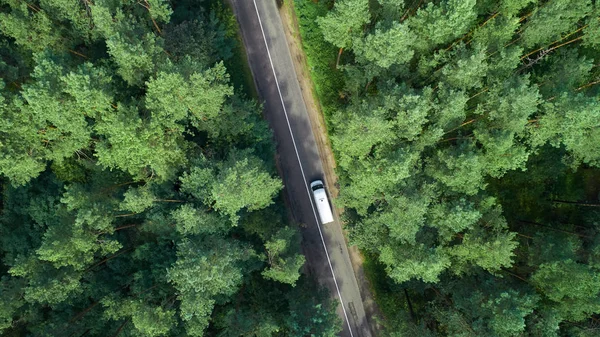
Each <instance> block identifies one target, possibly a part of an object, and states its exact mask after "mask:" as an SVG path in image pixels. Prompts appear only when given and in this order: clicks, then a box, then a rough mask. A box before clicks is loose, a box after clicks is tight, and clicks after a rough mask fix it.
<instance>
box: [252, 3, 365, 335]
mask: <svg viewBox="0 0 600 337" xmlns="http://www.w3.org/2000/svg"><path fill="white" fill-rule="evenodd" d="M252 1H253V2H254V9H255V10H256V16H257V17H258V24H259V26H260V31H261V32H262V36H263V40H264V41H265V47H266V49H267V56H268V57H269V62H270V63H271V69H272V70H273V77H274V78H275V84H276V86H277V92H278V93H279V99H280V100H281V105H282V106H283V113H284V115H285V121H286V122H287V126H288V129H289V130H290V136H291V137H292V144H293V145H294V151H295V152H296V158H297V159H298V165H300V172H301V173H302V179H303V180H304V187H305V188H306V193H307V194H308V198H309V199H310V207H312V211H313V215H314V216H315V221H316V223H317V228H318V229H319V235H320V236H321V242H322V243H323V249H324V250H325V256H327V263H328V264H329V269H330V270H331V275H332V276H333V283H335V289H336V290H337V294H338V297H339V298H340V304H341V305H342V311H343V312H344V317H345V318H346V323H347V324H348V330H350V336H351V337H354V334H353V333H352V327H351V326H350V320H348V314H346V308H345V307H344V300H343V299H342V294H341V293H340V287H339V286H338V283H337V280H336V279H335V273H334V272H333V266H332V265H331V259H330V258H329V253H328V252H327V245H325V239H323V232H321V226H319V219H318V217H317V212H316V211H315V206H314V205H313V202H312V197H311V194H310V190H309V189H308V182H307V181H306V176H305V175H304V169H303V168H302V162H301V161H300V155H298V148H297V147H296V140H295V139H294V133H293V132H292V126H291V125H290V120H289V118H288V114H287V109H286V108H285V102H284V101H283V95H282V94H281V88H280V87H279V81H278V80H277V74H275V66H274V65H273V59H272V58H271V52H270V51H269V44H268V43H267V37H266V35H265V30H264V28H263V25H262V21H261V19H260V13H259V12H258V6H257V5H256V0H252Z"/></svg>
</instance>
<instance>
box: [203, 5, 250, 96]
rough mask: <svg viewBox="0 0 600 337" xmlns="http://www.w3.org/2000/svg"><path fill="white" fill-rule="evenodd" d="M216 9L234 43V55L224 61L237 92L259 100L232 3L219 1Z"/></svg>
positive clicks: (227, 35) (229, 37)
mask: <svg viewBox="0 0 600 337" xmlns="http://www.w3.org/2000/svg"><path fill="white" fill-rule="evenodd" d="M214 9H215V12H216V13H217V16H218V17H219V20H220V21H221V22H222V23H223V24H224V25H225V31H226V38H228V39H230V40H231V42H232V44H233V46H232V50H231V52H232V56H231V57H229V58H227V59H226V60H225V61H224V64H225V67H226V68H227V72H228V73H229V76H230V79H231V84H232V85H233V87H234V88H235V90H236V92H238V93H244V94H245V95H246V97H247V98H253V99H255V100H257V101H258V100H259V99H258V92H257V91H256V86H255V85H254V79H253V77H252V71H251V70H250V65H249V64H248V59H247V58H246V48H245V47H244V42H243V41H242V35H241V33H240V29H239V26H238V23H237V20H236V19H235V16H234V14H233V9H232V8H231V4H230V3H229V2H228V1H227V0H222V3H219V5H218V6H216V8H214Z"/></svg>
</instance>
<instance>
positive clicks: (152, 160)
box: [0, 0, 340, 337]
mask: <svg viewBox="0 0 600 337" xmlns="http://www.w3.org/2000/svg"><path fill="white" fill-rule="evenodd" d="M223 8H224V7H223V5H222V4H221V2H220V1H216V0H206V1H200V2H198V1H186V0H176V1H164V0H147V1H112V0H96V1H76V0H56V1H49V0H32V1H28V2H23V1H19V0H0V73H1V75H0V77H2V79H0V175H1V176H2V177H1V181H2V184H1V188H2V196H1V198H0V199H1V201H2V202H1V209H0V293H1V294H2V296H0V308H1V309H0V334H2V335H7V336H13V335H14V336H16V335H27V336H89V337H104V336H184V335H186V336H187V335H189V336H203V335H211V336H240V335H243V334H247V335H264V336H271V335H273V334H280V335H284V336H289V335H291V332H290V331H296V330H293V329H296V328H297V327H301V328H298V329H300V330H298V331H305V330H306V329H305V328H306V327H307V324H310V323H307V322H318V324H320V327H319V328H318V329H316V330H314V331H315V332H316V333H319V331H327V334H328V335H333V334H335V333H337V331H339V330H340V325H339V323H338V322H337V315H336V314H335V306H334V305H333V304H331V303H329V302H328V301H327V299H328V298H329V295H328V294H322V293H319V292H317V291H314V282H315V281H314V280H308V279H306V277H303V276H302V275H301V274H300V268H301V267H302V265H303V263H304V257H303V256H302V255H301V253H300V236H299V232H298V231H297V229H295V228H294V227H293V226H291V224H287V223H286V222H284V221H283V220H282V219H285V218H286V217H285V216H284V214H283V213H284V212H283V207H282V205H281V200H280V199H274V197H275V196H276V195H277V194H278V193H279V191H280V190H281V188H282V185H281V182H280V180H279V179H277V178H276V177H275V174H274V172H275V168H274V167H273V163H272V162H271V158H272V157H273V151H274V148H275V146H274V144H272V137H271V132H270V130H269V129H268V126H267V124H266V122H265V121H264V120H262V118H261V107H260V105H259V104H258V103H257V102H255V101H252V100H248V99H247V98H245V97H244V95H243V94H240V92H242V91H246V92H248V91H250V89H248V88H236V89H235V90H234V88H233V86H232V84H231V83H230V76H229V74H228V71H229V72H231V71H232V69H226V67H225V64H227V63H224V62H223V58H228V57H231V47H232V43H231V38H232V34H233V33H235V30H236V29H237V26H236V24H235V21H234V20H233V21H232V16H231V15H229V16H227V15H224V13H230V12H228V11H227V10H224V9H223ZM241 56H242V55H238V57H240V59H239V60H237V62H240V63H243V62H245V57H243V58H242V57H241ZM233 71H235V70H233ZM239 89H241V90H239ZM239 149H243V150H239ZM238 222H239V224H240V226H239V227H235V226H232V223H233V224H238ZM265 250H266V252H267V253H268V254H264V253H262V252H263V251H265ZM267 255H268V258H267ZM267 259H268V260H269V261H266V260H267ZM292 285H295V288H294V287H292ZM265 289H268V290H269V291H271V290H272V291H273V293H272V295H273V296H266V295H265V294H264V293H262V291H263V290H265ZM254 294H256V296H255V295H254ZM263 295H264V296H263ZM267 295H271V293H267ZM302 296H304V297H302ZM246 298H247V299H248V300H245V299H246ZM300 298H301V302H298V299H300ZM319 304H322V306H321V307H319V308H320V309H321V310H316V311H314V310H313V311H311V310H310V309H312V308H315V306H317V305H319ZM299 312H300V313H302V314H301V315H299ZM228 323H232V324H228ZM308 326H312V325H308ZM302 329H304V330H302ZM288 332H289V333H288Z"/></svg>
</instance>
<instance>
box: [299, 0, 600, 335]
mask: <svg viewBox="0 0 600 337" xmlns="http://www.w3.org/2000/svg"><path fill="white" fill-rule="evenodd" d="M306 3H307V2H305V1H302V0H296V1H295V4H296V8H297V10H298V11H300V12H301V16H300V18H301V20H300V22H301V24H302V25H304V27H303V29H301V31H302V32H304V33H305V36H304V37H305V38H310V39H311V40H309V41H310V44H308V43H307V44H306V46H307V48H308V49H307V53H308V57H309V60H310V62H321V63H322V64H319V66H315V67H313V69H315V74H314V76H315V77H314V78H315V80H316V81H317V88H320V87H323V85H324V84H326V83H325V82H323V83H321V82H319V81H320V80H321V79H323V78H336V79H337V80H338V81H340V82H341V83H342V84H341V85H339V90H338V91H337V92H335V95H330V94H329V93H323V92H320V96H321V98H322V99H323V105H324V107H325V110H326V111H325V115H326V116H327V122H328V130H329V134H330V137H331V140H332V145H333V150H334V152H335V155H336V159H337V173H338V175H339V177H340V185H341V187H340V200H341V205H342V206H343V207H344V208H345V221H346V223H347V228H348V229H349V234H350V238H351V243H353V244H355V245H357V246H358V247H359V248H361V250H362V251H363V252H364V253H365V254H366V255H367V256H368V257H369V258H370V259H371V260H372V261H371V263H373V264H375V265H376V266H377V268H378V270H379V273H376V274H375V275H376V277H385V278H386V280H385V281H382V280H379V279H375V280H373V279H372V282H375V283H376V284H385V286H382V287H380V289H376V292H381V293H380V294H378V300H379V302H380V303H383V305H384V306H385V305H386V303H390V302H391V301H392V300H390V298H394V299H397V304H396V306H393V305H389V306H388V307H387V309H388V310H387V311H388V314H389V312H392V313H396V314H397V317H394V315H388V322H387V323H388V325H389V326H390V328H389V333H390V335H392V336H405V335H406V336H413V335H423V336H426V335H428V334H432V335H436V336H437V335H442V336H524V335H531V336H587V335H596V334H598V328H597V327H598V324H597V322H598V319H600V316H599V315H600V307H599V306H598V301H599V300H600V296H599V294H598V292H597V289H598V287H597V285H596V282H597V280H598V278H599V277H600V269H598V264H597V263H596V262H592V261H596V260H595V258H591V256H596V255H597V247H598V246H597V239H596V237H597V235H598V233H597V232H598V229H599V228H598V224H599V223H600V222H599V221H598V220H599V219H600V218H599V216H600V213H598V209H599V208H598V207H599V206H600V204H599V202H600V200H599V199H598V198H599V192H600V183H599V182H600V163H599V161H598V156H599V155H600V139H599V138H598V137H600V124H599V121H600V119H599V117H600V116H599V115H598V104H599V103H600V101H599V99H598V98H599V97H600V92H599V90H600V85H598V83H599V81H598V78H599V76H600V70H599V68H598V66H597V65H598V61H599V58H598V55H600V54H599V52H600V49H599V48H598V43H597V42H598V33H599V32H600V30H599V29H598V28H599V27H600V26H599V22H600V21H599V17H598V13H599V12H598V10H599V8H598V3H597V1H592V0H584V1H571V0H543V1H541V0H540V1H538V0H527V1H515V0H501V1H491V0H489V1H488V0H483V1H479V0H478V1H475V0H472V1H459V0H456V1H454V0H425V1H389V0H377V1H356V0H336V1H319V3H318V4H315V3H313V4H311V5H307V4H306ZM306 7H311V8H312V11H308V10H306V9H305V8H306ZM311 14H312V15H313V17H309V18H307V19H304V16H305V15H311ZM311 20H316V22H317V24H316V25H313V24H311ZM312 29H319V30H320V31H321V37H320V39H321V41H322V43H329V48H326V47H323V46H322V44H318V43H316V42H314V41H312V40H314V39H316V38H315V37H314V35H313V33H312ZM309 32H310V34H309ZM314 46H318V48H314ZM338 48H343V50H344V53H343V54H341V50H338V52H337V53H336V50H337V49H338ZM317 90H319V89H317ZM399 290H404V291H406V292H405V293H404V291H399ZM398 293H401V294H402V295H398ZM408 300H410V302H407V301H408ZM396 307H404V308H405V309H406V312H409V311H410V314H411V315H410V317H409V316H408V315H401V314H398V312H399V310H400V309H398V308H396ZM390 308H391V309H390ZM406 317H409V318H408V320H407V318H406ZM395 320H397V321H400V320H407V322H404V323H401V324H400V323H398V322H396V321H395ZM417 331H418V332H417Z"/></svg>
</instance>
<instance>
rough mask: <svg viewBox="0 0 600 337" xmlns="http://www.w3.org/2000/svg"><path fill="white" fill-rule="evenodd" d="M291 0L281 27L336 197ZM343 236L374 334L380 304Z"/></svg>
mask: <svg viewBox="0 0 600 337" xmlns="http://www.w3.org/2000/svg"><path fill="white" fill-rule="evenodd" d="M291 1H292V0H288V1H283V4H281V2H279V1H278V5H279V4H281V6H279V14H280V16H281V21H282V22H283V28H284V31H285V36H286V39H287V43H288V46H289V49H290V53H291V54H292V61H293V63H294V68H295V70H296V74H297V76H298V82H299V83H300V89H301V91H302V99H303V100H304V103H305V104H306V110H307V111H308V116H309V119H310V124H311V128H312V129H313V134H314V136H315V140H316V142H317V147H318V149H319V156H320V157H321V161H322V162H323V171H324V172H325V177H324V178H325V181H326V184H327V186H328V190H329V194H330V195H331V196H332V197H333V198H336V197H337V196H338V194H339V187H338V184H337V175H336V174H335V167H336V163H335V158H334V156H333V151H332V150H331V143H330V141H329V137H328V134H327V127H326V126H325V119H324V117H323V112H322V110H321V106H320V104H319V101H318V99H317V95H316V91H315V89H314V86H313V83H312V79H311V77H310V74H309V71H308V69H309V68H308V62H307V59H306V55H305V54H304V51H303V49H302V39H301V36H300V28H299V25H298V19H297V17H296V15H295V12H294V9H293V5H292V4H291ZM337 210H338V214H341V213H342V212H343V209H342V208H340V207H337ZM342 230H343V232H344V234H346V231H345V230H344V229H343V228H342ZM344 238H345V240H346V245H347V246H348V253H349V254H350V260H351V262H352V269H353V270H354V275H355V277H356V280H357V282H358V286H359V288H360V294H361V297H362V300H363V306H364V308H365V313H366V315H367V318H368V320H369V325H370V327H371V333H372V334H373V335H374V336H376V335H378V334H379V332H380V331H382V329H383V326H381V324H380V323H379V319H377V318H381V317H383V315H382V313H381V311H380V310H379V307H377V303H376V302H375V300H374V298H373V294H372V293H371V286H370V283H369V280H368V279H367V277H366V275H365V272H364V268H363V256H362V254H361V252H360V251H359V250H358V248H356V247H354V246H350V245H348V238H347V236H346V235H345V236H344ZM376 317H377V318H376Z"/></svg>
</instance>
